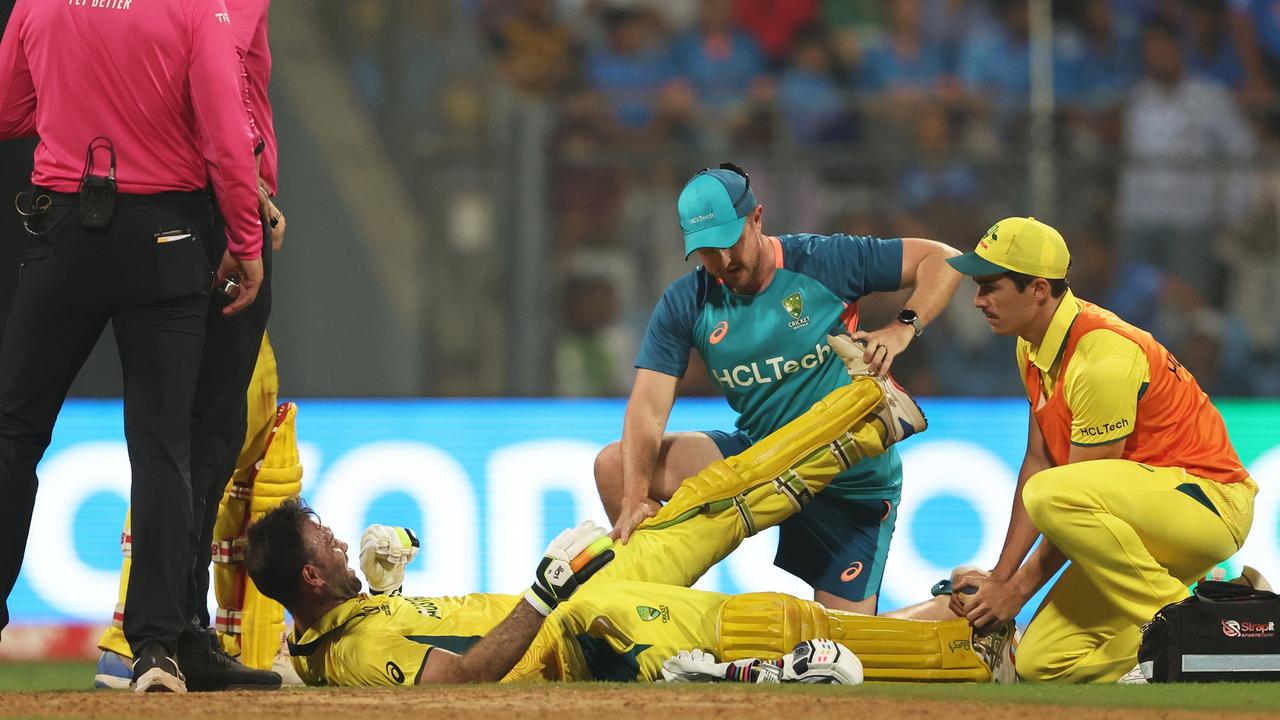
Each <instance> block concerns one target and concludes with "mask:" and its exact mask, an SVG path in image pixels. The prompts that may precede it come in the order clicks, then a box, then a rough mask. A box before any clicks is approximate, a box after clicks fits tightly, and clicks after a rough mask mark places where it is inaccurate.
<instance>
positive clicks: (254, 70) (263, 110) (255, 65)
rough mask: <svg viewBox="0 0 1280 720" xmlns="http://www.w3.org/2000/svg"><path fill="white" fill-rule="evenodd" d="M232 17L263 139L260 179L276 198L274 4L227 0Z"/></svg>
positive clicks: (250, 102)
mask: <svg viewBox="0 0 1280 720" xmlns="http://www.w3.org/2000/svg"><path fill="white" fill-rule="evenodd" d="M225 1H226V3H227V11H228V12H230V13H231V29H232V31H233V32H234V33H235V38H236V40H235V42H236V52H237V53H238V54H239V55H240V64H241V71H242V73H241V83H242V85H243V87H242V90H243V92H244V94H245V98H246V101H247V103H248V108H249V116H250V119H251V120H252V121H253V125H254V132H255V133H256V134H257V135H258V137H259V138H261V139H262V143H263V150H262V155H261V156H260V157H259V164H258V175H259V176H260V177H261V178H262V180H263V182H265V183H266V184H267V189H268V190H269V191H270V192H271V194H272V195H275V194H276V161H277V157H278V156H277V152H276V132H275V124H274V122H273V120H272V116H271V100H270V98H268V97H267V86H268V85H269V84H270V83H271V48H270V47H268V46H267V7H268V6H269V5H270V4H271V0H225Z"/></svg>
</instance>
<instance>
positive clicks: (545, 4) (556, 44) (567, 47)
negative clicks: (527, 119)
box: [495, 0, 573, 97]
mask: <svg viewBox="0 0 1280 720" xmlns="http://www.w3.org/2000/svg"><path fill="white" fill-rule="evenodd" d="M516 5H517V8H516V12H515V13H514V14H513V15H512V16H511V17H509V18H508V19H507V20H506V22H505V23H503V26H502V28H501V30H499V32H498V34H497V36H496V38H495V44H496V45H497V48H498V54H499V56H500V57H501V58H502V70H503V72H504V74H505V75H506V77H507V79H508V80H509V81H510V82H511V84H512V85H514V86H515V87H516V89H518V90H519V91H521V92H523V93H525V94H526V95H530V96H534V97H548V96H550V95H553V94H555V93H556V92H558V91H559V90H560V89H561V88H562V87H563V86H564V84H565V82H566V81H567V80H568V79H569V76H570V73H571V72H572V70H573V41H572V38H571V37H570V35H569V31H568V29H566V28H565V27H564V26H563V25H561V24H560V23H559V22H558V21H557V20H556V16H555V10H554V8H553V6H552V0H519V1H518V2H517V3H516Z"/></svg>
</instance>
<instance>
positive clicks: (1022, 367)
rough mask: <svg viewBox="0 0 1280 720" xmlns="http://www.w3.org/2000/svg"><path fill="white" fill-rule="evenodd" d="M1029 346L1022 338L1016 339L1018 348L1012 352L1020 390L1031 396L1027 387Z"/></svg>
mask: <svg viewBox="0 0 1280 720" xmlns="http://www.w3.org/2000/svg"><path fill="white" fill-rule="evenodd" d="M1030 348H1031V345H1030V344H1029V343H1028V342H1027V341H1026V340H1023V339H1022V338H1018V346H1017V348H1016V349H1015V350H1014V357H1015V362H1016V363H1017V365H1018V382H1020V383H1022V388H1023V389H1024V390H1026V391H1027V394H1028V395H1030V394H1031V388H1029V387H1027V362H1028V361H1027V357H1028V356H1029V355H1030V354H1031V351H1030Z"/></svg>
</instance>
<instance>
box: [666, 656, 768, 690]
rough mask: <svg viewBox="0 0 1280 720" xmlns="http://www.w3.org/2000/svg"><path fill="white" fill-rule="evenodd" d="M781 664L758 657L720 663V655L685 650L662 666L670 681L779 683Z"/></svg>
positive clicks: (668, 659) (667, 679)
mask: <svg viewBox="0 0 1280 720" xmlns="http://www.w3.org/2000/svg"><path fill="white" fill-rule="evenodd" d="M781 674H782V673H781V670H780V669H779V667H778V665H777V663H771V662H762V661H760V660H757V659H756V658H746V659H743V660H734V661H733V662H716V656H715V655H712V654H711V653H709V652H707V651H705V650H703V649H701V648H694V649H692V650H681V651H680V652H679V653H677V654H676V655H674V656H672V657H669V658H667V659H666V661H664V662H663V663H662V679H663V680H666V681H667V682H689V683H693V682H721V681H725V680H730V681H734V682H750V683H777V682H779V680H780V679H781Z"/></svg>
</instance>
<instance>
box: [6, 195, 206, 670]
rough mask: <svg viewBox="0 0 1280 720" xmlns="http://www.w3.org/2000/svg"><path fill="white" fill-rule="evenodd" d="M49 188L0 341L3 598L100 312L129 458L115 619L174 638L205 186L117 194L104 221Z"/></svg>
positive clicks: (184, 546) (146, 635)
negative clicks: (128, 514) (111, 344)
mask: <svg viewBox="0 0 1280 720" xmlns="http://www.w3.org/2000/svg"><path fill="white" fill-rule="evenodd" d="M37 194H48V193H43V191H37ZM49 195H50V197H53V198H54V205H53V207H52V208H50V209H49V210H48V211H47V212H46V213H45V214H44V215H43V216H42V217H40V218H38V220H37V223H39V227H38V229H40V230H41V231H42V233H41V234H40V235H39V236H36V237H30V238H28V242H27V247H26V250H25V252H24V256H23V265H22V268H21V270H20V271H19V277H18V285H17V290H16V293H15V296H14V301H13V307H12V309H11V310H10V314H9V320H8V324H7V327H6V329H5V334H4V343H3V344H2V345H0V497H3V498H4V500H3V502H0V593H3V598H4V600H5V601H6V603H7V600H8V597H9V593H10V592H11V591H12V590H13V585H14V582H15V581H16V580H17V576H18V571H19V569H20V568H21V566H22V557H23V553H24V552H25V549H26V541H27V534H28V533H29V531H30V527H31V513H32V508H33V505H34V503H35V496H36V486H37V479H36V472H35V470H36V464H37V463H38V462H39V461H40V458H41V457H42V456H43V455H44V452H45V449H46V448H47V447H48V445H49V440H50V435H51V433H52V430H53V425H54V421H55V420H56V419H57V417H58V412H59V411H60V410H61V408H62V404H63V401H64V400H65V399H66V395H67V390H68V388H69V387H70V385H71V382H72V380H73V379H74V378H75V376H76V374H77V373H78V372H79V370H80V368H81V366H83V364H84V361H85V358H86V357H87V356H88V354H89V351H90V350H92V349H93V346H94V344H95V343H96V342H97V340H98V337H99V336H100V335H101V334H102V331H103V329H104V328H105V327H106V324H107V322H108V321H110V322H111V324H112V326H113V328H114V330H115V334H116V344H117V347H118V351H119V354H120V364H121V368H122V370H123V374H124V432H125V440H126V442H127V444H128V448H129V463H130V467H131V472H132V488H131V491H130V503H131V506H132V508H133V510H132V512H133V520H132V532H133V571H132V573H131V574H130V577H129V586H128V589H127V594H126V602H125V613H124V633H125V637H127V638H128V639H129V644H130V646H131V647H132V648H133V651H134V653H135V654H136V653H137V652H139V651H140V650H141V648H142V646H143V645H144V644H147V643H151V642H158V643H160V644H161V645H162V646H164V647H165V648H166V649H167V650H168V651H170V652H172V651H173V650H174V646H175V644H176V642H177V637H178V633H179V632H181V630H182V629H183V627H184V626H185V618H186V615H185V612H184V607H183V605H184V600H185V598H186V592H187V583H188V580H189V577H190V568H191V565H192V555H191V545H190V542H189V541H188V539H189V538H190V536H191V533H192V526H193V521H192V514H191V507H192V498H191V475H190V468H191V456H190V451H191V433H190V422H191V411H192V400H193V398H194V396H195V389H196V381H197V375H198V372H199V368H200V357H201V352H202V351H203V348H204V337H205V316H206V313H207V310H208V307H209V283H210V273H211V269H210V264H209V252H210V246H209V242H210V238H211V231H212V227H213V209H212V206H211V204H210V200H209V197H208V194H207V193H203V192H199V193H177V192H175V193H162V194H159V195H151V196H141V195H121V196H120V198H119V204H118V207H117V209H116V212H115V219H114V221H113V222H112V225H111V227H110V229H108V230H89V229H86V228H84V227H83V226H82V224H81V217H80V212H79V210H78V208H77V207H76V203H75V199H74V198H72V197H70V196H60V195H56V194H49ZM75 581H76V579H75V578H67V583H68V584H69V585H73V584H74V583H75ZM8 621H9V613H8V607H7V605H5V606H0V628H2V627H4V625H7V624H8Z"/></svg>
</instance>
